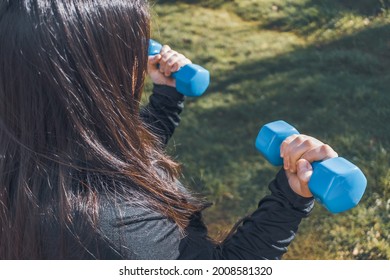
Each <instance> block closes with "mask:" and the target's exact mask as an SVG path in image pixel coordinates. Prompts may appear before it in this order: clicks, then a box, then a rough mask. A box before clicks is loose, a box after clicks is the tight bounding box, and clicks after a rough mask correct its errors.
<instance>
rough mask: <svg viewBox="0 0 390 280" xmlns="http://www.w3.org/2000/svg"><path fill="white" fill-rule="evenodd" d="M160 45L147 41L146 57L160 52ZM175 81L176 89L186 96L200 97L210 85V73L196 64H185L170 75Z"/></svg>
mask: <svg viewBox="0 0 390 280" xmlns="http://www.w3.org/2000/svg"><path fill="white" fill-rule="evenodd" d="M161 48H162V45H161V44H160V43H158V42H156V41H154V40H149V49H148V55H156V54H159V53H160V51H161ZM172 77H173V78H174V79H175V80H176V89H177V91H178V92H180V93H181V94H183V95H186V96H200V95H202V94H203V93H204V92H205V91H206V89H207V87H208V86H209V83H210V73H209V71H207V70H206V69H204V68H203V67H201V66H199V65H196V64H187V65H184V66H183V67H181V68H180V69H179V70H178V71H177V72H175V73H173V74H172Z"/></svg>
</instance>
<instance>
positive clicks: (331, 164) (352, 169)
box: [309, 157, 367, 213]
mask: <svg viewBox="0 0 390 280" xmlns="http://www.w3.org/2000/svg"><path fill="white" fill-rule="evenodd" d="M366 186H367V179H366V177H365V176H364V174H363V172H362V171H361V170H360V169H359V168H358V167H357V166H356V165H354V164H352V163H351V162H349V161H348V160H346V159H345V158H342V157H336V158H331V159H327V160H324V161H321V162H318V163H317V164H316V165H314V167H313V174H312V176H311V178H310V181H309V189H310V191H311V193H312V194H313V196H314V197H315V198H316V199H317V201H319V202H320V203H321V204H323V205H324V206H325V208H326V209H328V210H329V211H330V212H332V213H340V212H344V211H346V210H349V209H351V208H353V207H355V206H356V205H357V204H358V203H359V201H360V199H361V198H362V197H363V194H364V191H365V190H366Z"/></svg>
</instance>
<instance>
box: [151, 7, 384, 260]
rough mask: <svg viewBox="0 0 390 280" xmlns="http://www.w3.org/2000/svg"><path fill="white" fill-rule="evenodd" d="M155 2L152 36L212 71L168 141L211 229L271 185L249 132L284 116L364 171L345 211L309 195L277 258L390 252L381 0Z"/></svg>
mask: <svg viewBox="0 0 390 280" xmlns="http://www.w3.org/2000/svg"><path fill="white" fill-rule="evenodd" d="M152 12H153V23H152V29H153V31H152V34H153V38H154V39H156V40H158V41H160V42H161V43H165V44H169V45H170V46H171V47H172V48H174V49H176V50H178V51H180V52H182V53H183V54H185V55H186V56H187V57H189V58H190V59H191V60H192V61H193V62H194V63H196V64H200V65H202V66H203V67H205V68H207V69H208V70H209V71H210V74H211V84H210V87H209V89H208V90H207V92H206V93H205V94H204V95H203V96H202V97H200V98H196V99H195V98H187V101H186V108H185V111H184V112H183V113H182V123H181V125H180V127H179V128H178V129H177V130H176V132H175V135H174V138H173V139H172V140H171V143H170V146H169V153H170V154H171V155H172V156H173V157H174V158H175V159H176V160H177V161H179V162H180V163H182V165H183V171H184V179H183V180H184V181H185V183H186V184H187V185H188V186H189V187H190V188H192V189H193V190H194V191H196V192H198V193H201V194H202V195H204V196H205V197H207V199H208V200H209V201H211V202H213V203H214V205H213V206H212V207H210V208H209V209H208V210H207V211H206V212H205V214H204V215H205V219H206V222H207V225H208V227H209V231H210V236H212V237H213V238H216V239H222V238H223V237H224V235H225V234H226V233H227V232H228V231H229V230H230V229H231V227H232V225H234V224H235V223H236V222H237V220H238V219H239V218H241V217H243V216H244V215H246V214H249V213H251V211H253V210H254V209H256V207H257V203H258V201H259V200H260V199H261V198H262V197H263V196H265V195H266V194H268V193H269V191H268V183H269V182H270V181H271V180H272V179H273V178H274V176H275V174H276V172H277V171H278V169H279V168H277V167H273V166H271V165H270V164H269V163H267V162H266V161H265V159H264V158H263V157H262V156H261V155H260V154H259V153H258V152H257V150H256V149H255V147H254V142H255V138H256V136H257V133H258V131H259V129H260V128H261V126H262V125H264V124H265V123H268V122H270V121H274V120H279V119H283V120H285V121H287V122H289V123H291V124H292V125H294V126H295V127H296V128H297V129H298V130H299V131H300V132H302V133H304V134H309V135H312V136H314V137H317V138H319V139H321V140H322V141H323V142H326V143H328V144H329V145H331V146H332V147H333V148H334V149H335V150H336V151H337V152H338V153H339V155H340V156H343V157H345V158H347V159H349V160H350V161H352V162H353V163H355V164H356V165H357V166H359V167H360V168H361V169H362V171H363V172H364V173H365V175H366V176H367V179H368V186H367V190H366V193H365V195H364V196H363V198H362V201H361V203H360V204H359V205H358V206H357V207H356V208H354V209H352V210H349V211H347V212H344V213H341V214H337V215H334V214H331V213H329V212H327V211H326V210H325V209H324V208H322V207H321V206H320V205H319V204H317V205H316V207H315V210H314V212H313V213H312V214H311V216H310V217H309V218H308V219H305V220H304V221H303V223H302V224H301V226H300V229H299V231H298V234H297V237H296V239H295V240H294V241H293V243H292V244H291V246H290V247H289V251H288V253H287V254H286V255H285V257H284V258H285V259H390V244H389V243H390V168H389V167H390V145H389V144H390V92H389V88H390V71H389V68H390V0H339V1H337V0H198V1H196V0H194V1H191V0H187V1H169V0H165V1H163V0H154V1H153V2H152ZM150 89H151V85H150V81H149V83H148V84H147V87H146V92H149V91H150ZM146 98H147V96H146Z"/></svg>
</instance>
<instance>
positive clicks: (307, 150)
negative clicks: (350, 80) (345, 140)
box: [280, 134, 338, 197]
mask: <svg viewBox="0 0 390 280" xmlns="http://www.w3.org/2000/svg"><path fill="white" fill-rule="evenodd" d="M280 156H281V157H282V158H283V168H284V170H285V172H286V175H287V179H288V182H289V184H290V187H291V188H292V190H293V191H294V192H296V193H297V194H299V195H300V196H302V197H311V196H313V195H312V193H311V192H310V190H309V187H308V182H309V180H310V177H311V175H312V173H313V168H312V166H311V163H312V162H314V161H322V160H325V159H329V158H333V157H337V156H338V155H337V153H336V152H335V151H334V150H333V149H332V148H331V147H330V146H329V145H327V144H324V143H322V142H321V141H319V140H317V139H315V138H313V137H310V136H307V135H303V134H299V135H291V136H289V137H287V138H286V139H285V140H284V141H283V143H282V145H281V147H280Z"/></svg>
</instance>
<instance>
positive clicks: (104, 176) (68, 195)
mask: <svg viewBox="0 0 390 280" xmlns="http://www.w3.org/2000/svg"><path fill="white" fill-rule="evenodd" d="M149 17H150V15H149V12H148V6H147V3H145V1H142V0H132V1H124V0H100V1H97V0H3V1H1V2H0V50H1V55H0V156H1V157H0V259H89V258H98V259H177V258H187V259H188V258H191V259H195V258H198V259H199V258H200V259H238V258H246V259H256V258H261V259H278V258H281V256H282V255H283V253H284V252H285V251H286V247H287V246H288V244H289V243H290V242H291V240H292V239H293V237H294V233H295V232H296V231H297V228H298V225H299V223H300V221H301V219H302V218H303V217H305V216H307V215H308V214H309V212H310V210H311V209H312V207H313V199H312V198H311V193H310V191H309V190H308V187H307V182H308V179H309V178H310V175H311V166H310V164H309V162H312V161H314V160H322V159H325V158H329V157H334V156H337V154H336V153H335V152H334V151H333V150H332V149H331V148H330V147H328V146H327V145H324V144H323V143H321V142H319V141H318V140H316V139H314V138H311V137H309V136H304V135H301V136H292V137H290V138H288V139H287V140H286V141H285V142H284V144H283V146H282V154H283V156H284V160H285V161H284V162H285V166H284V167H285V170H281V171H280V172H279V173H278V175H277V176H276V179H275V180H274V181H273V182H271V184H270V190H271V195H269V196H267V197H266V198H264V199H263V200H262V201H261V202H260V204H259V208H258V209H257V210H256V211H255V212H254V213H253V214H252V215H251V216H250V217H249V218H247V219H246V220H245V221H244V222H243V224H242V226H240V227H239V228H238V229H237V231H235V233H233V234H232V235H231V236H230V237H229V238H227V239H226V240H225V241H224V242H222V243H221V244H216V243H215V242H213V241H212V240H210V239H209V238H208V237H207V229H206V227H205V226H204V224H203V222H202V219H201V214H200V213H201V211H202V210H203V209H204V208H205V207H206V204H205V203H204V202H203V201H201V200H200V199H198V198H196V197H195V196H194V195H192V194H191V193H190V192H189V191H187V190H186V189H185V188H184V187H183V186H182V185H181V184H180V183H179V181H178V177H179V175H180V173H179V169H178V164H177V163H175V162H174V161H173V160H171V159H170V158H169V157H168V156H167V155H166V154H165V153H164V150H163V149H164V145H165V144H166V143H167V142H168V140H169V138H170V137H171V135H172V134H173V132H174V129H175V127H176V126H177V125H178V123H179V120H180V119H179V114H180V112H181V110H182V107H183V101H184V98H183V96H181V95H180V94H178V93H177V92H176V90H175V88H174V86H175V83H174V80H172V79H171V78H169V75H170V74H171V72H174V71H176V70H177V69H179V67H181V66H183V65H185V64H187V63H189V60H188V59H186V58H185V57H184V56H182V55H180V54H178V53H177V52H175V51H172V50H171V49H170V48H169V47H168V46H164V47H163V49H162V51H161V53H160V55H157V56H155V57H150V58H148V56H147V51H146V50H147V48H148V42H149V36H150V30H149ZM158 65H159V67H158ZM147 72H148V73H149V75H150V77H151V78H152V80H153V82H154V89H153V94H152V95H151V98H150V103H149V104H148V105H147V106H146V107H145V108H143V109H142V110H140V98H141V94H142V90H143V85H144V78H145V75H146V73H147Z"/></svg>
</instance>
